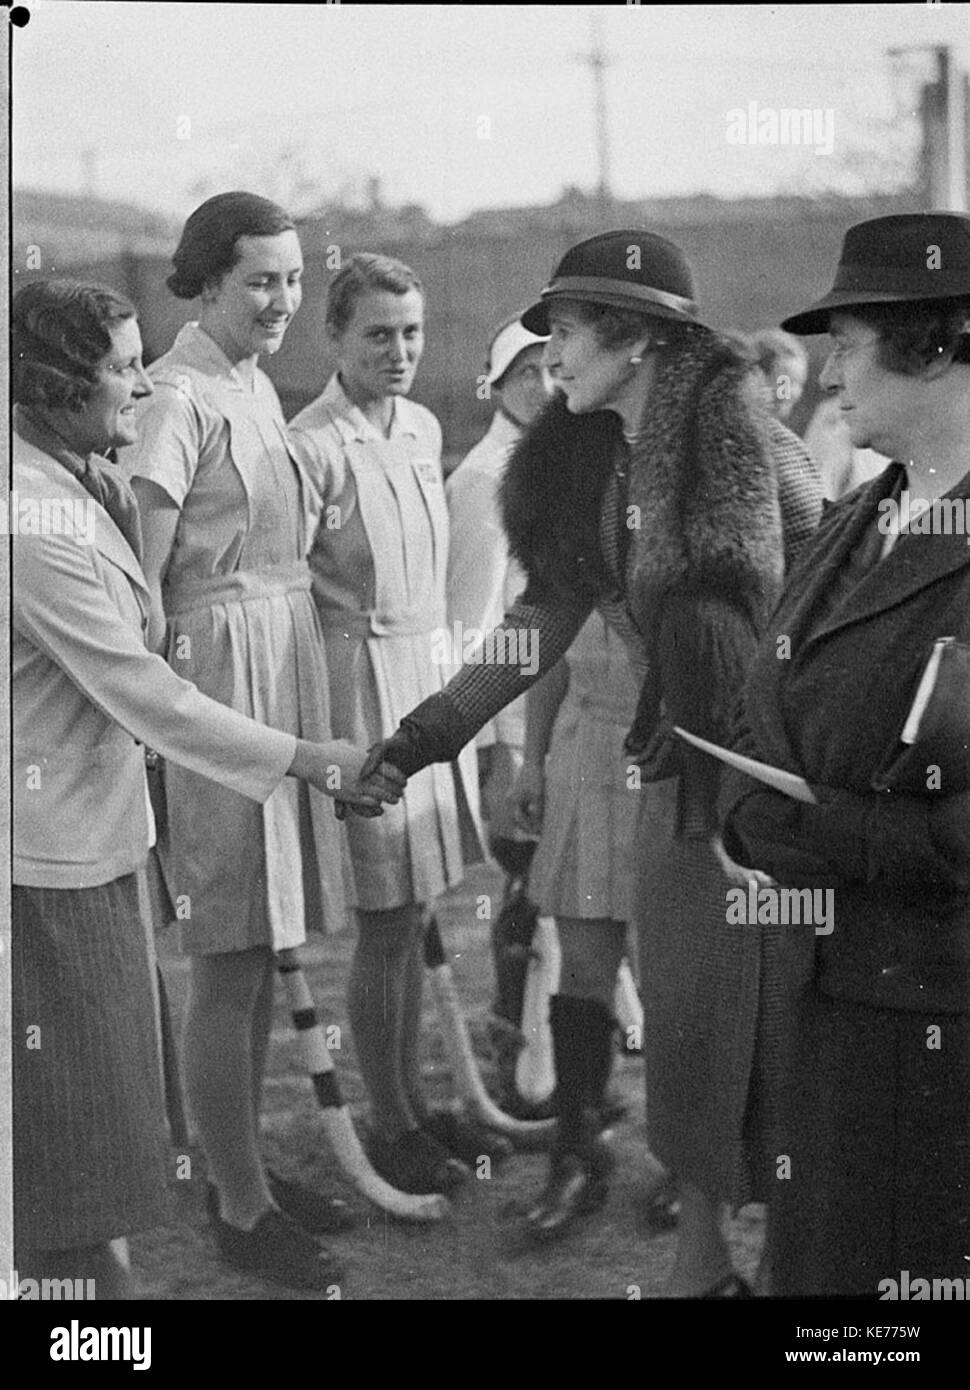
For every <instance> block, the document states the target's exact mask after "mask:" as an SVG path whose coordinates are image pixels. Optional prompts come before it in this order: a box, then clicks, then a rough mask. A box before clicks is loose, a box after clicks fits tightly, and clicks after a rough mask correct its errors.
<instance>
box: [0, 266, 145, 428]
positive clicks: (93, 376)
mask: <svg viewBox="0 0 970 1390" xmlns="http://www.w3.org/2000/svg"><path fill="white" fill-rule="evenodd" d="M137 316H138V315H137V311H136V309H135V306H134V304H132V302H131V300H130V299H128V298H126V296H125V295H123V294H119V293H118V291H117V290H113V289H111V287H110V286H109V285H100V284H96V283H91V282H88V281H83V280H68V279H54V280H46V279H45V280H32V281H31V282H30V283H29V284H27V285H24V286H22V287H21V289H19V290H18V291H17V293H16V294H15V295H14V297H13V302H12V304H11V306H10V368H11V379H12V390H11V394H12V396H13V399H14V401H15V402H16V403H17V404H18V405H26V406H46V407H48V408H49V409H53V410H61V409H67V410H80V409H82V407H83V406H85V405H86V404H87V403H88V401H89V400H90V399H91V395H92V393H93V391H94V388H95V386H96V384H97V380H98V366H99V364H100V363H101V362H102V361H103V359H104V358H105V357H106V356H107V354H108V353H109V352H110V351H111V329H112V328H113V327H114V325H115V324H117V323H121V322H123V321H124V320H125V319H132V318H137Z"/></svg>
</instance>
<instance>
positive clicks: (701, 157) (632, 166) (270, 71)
mask: <svg viewBox="0 0 970 1390" xmlns="http://www.w3.org/2000/svg"><path fill="white" fill-rule="evenodd" d="M30 10H31V16H32V18H31V21H30V24H29V25H28V26H27V28H26V29H23V30H17V31H15V32H14V60H13V61H14V88H13V99H14V181H15V184H17V185H19V186H22V187H31V188H50V189H58V190H61V191H81V190H82V189H84V187H85V183H86V180H87V181H89V182H90V181H91V180H93V181H94V183H95V186H96V187H97V189H98V191H99V192H101V193H102V194H104V195H106V196H113V197H121V198H129V199H132V200H133V201H136V202H140V203H143V204H145V205H146V206H148V207H156V208H160V209H164V210H166V211H169V212H172V213H175V214H178V215H183V214H185V213H186V212H187V211H188V210H189V209H190V208H191V207H192V206H194V204H195V203H196V202H198V201H199V194H200V193H201V194H202V195H203V196H205V195H207V194H208V193H209V192H214V191H218V189H220V188H227V187H232V186H237V187H238V186H244V187H250V188H252V189H254V190H255V191H261V192H264V193H267V194H269V195H270V196H276V197H280V196H283V195H285V192H286V190H287V188H295V187H296V186H297V184H298V183H299V181H300V179H301V178H302V179H305V180H306V181H307V182H308V183H310V184H313V185H314V186H317V187H319V188H320V189H321V190H323V191H325V192H329V193H335V192H337V191H339V190H341V189H343V190H344V191H345V192H346V191H350V192H353V191H354V190H355V189H359V188H361V187H362V186H363V182H364V180H365V179H366V177H367V176H368V175H376V176H379V177H380V179H381V183H382V188H383V192H384V195H385V197H386V198H387V200H388V201H390V202H394V203H400V202H417V203H421V204H423V205H424V206H425V207H426V208H427V209H428V211H429V212H430V213H431V214H432V215H433V216H435V217H437V218H440V219H445V220H450V219H455V218H458V217H461V216H464V215H465V214H466V213H468V212H470V211H472V210H473V209H475V208H477V207H491V206H500V205H520V204H526V203H535V202H545V201H549V200H551V199H553V198H555V197H556V196H557V195H558V194H559V192H560V191H561V189H562V188H563V187H564V186H565V185H566V184H578V185H579V186H580V187H582V188H585V189H592V188H593V187H594V185H595V183H596V178H597V162H596V141H595V134H594V123H593V119H592V109H593V99H592V80H591V76H590V71H589V67H588V65H584V64H583V63H582V62H581V61H580V60H579V57H578V55H580V54H581V53H582V52H583V51H584V50H586V51H588V49H589V46H590V43H591V24H592V22H593V21H592V19H591V17H592V15H593V14H594V13H595V14H597V15H599V16H601V20H600V23H601V28H602V39H603V43H604V46H605V48H606V50H607V52H608V53H609V54H610V55H611V56H612V59H613V61H612V63H611V65H610V67H609V69H608V73H607V79H606V85H607V96H608V112H609V136H610V154H611V166H612V183H613V189H614V192H615V193H616V194H618V195H619V196H621V197H638V196H641V197H642V196H646V197H654V196H665V195H669V194H675V193H690V192H697V191H708V192H713V193H719V194H722V195H737V194H742V193H772V192H778V191H787V192H792V191H799V190H802V189H803V190H805V191H821V190H822V189H823V188H824V187H827V186H833V187H839V188H845V187H846V185H845V178H846V177H847V176H850V177H856V176H857V174H860V170H859V166H860V163H861V165H862V169H861V175H860V176H861V177H863V178H865V177H868V178H870V179H871V178H876V177H878V176H879V175H880V173H881V171H882V169H883V167H885V170H886V171H887V176H891V175H892V172H893V169H894V168H895V167H899V161H900V160H903V161H905V157H906V154H907V150H909V151H910V152H911V150H912V147H913V141H914V139H915V128H914V126H913V123H912V121H911V119H908V118H906V114H905V113H906V110H907V105H908V109H909V110H910V111H911V110H912V106H913V100H912V93H913V91H914V90H915V82H914V80H913V77H914V75H915V74H918V73H920V72H922V73H924V74H925V72H926V71H927V63H928V61H929V60H928V59H926V58H925V57H924V58H920V57H918V56H914V57H910V58H909V59H908V60H907V63H906V65H905V67H906V68H907V69H908V72H909V76H908V77H907V73H906V71H898V72H897V73H896V74H895V76H894V75H893V72H892V70H891V65H890V61H889V59H888V57H887V54H886V50H887V49H888V48H889V47H890V46H894V45H896V46H907V47H908V46H917V45H932V44H940V43H949V44H952V45H953V46H954V47H955V49H956V51H957V55H958V58H959V60H960V61H961V63H962V65H963V67H964V68H968V67H970V5H967V4H942V5H927V4H903V5H772V6H768V5H735V6H730V7H727V6H724V7H721V6H717V5H711V6H700V5H699V6H692V7H679V6H663V5H661V6H648V5H643V6H632V5H623V4H617V5H606V6H603V5H598V6H588V7H587V6H581V5H575V6H559V5H555V6H539V5H450V6H449V5H444V6H424V5H396V6H376V5H375V6H370V5H350V4H337V5H322V4H320V5H312V6H311V5H306V6H304V5H283V4H271V5H270V4H265V5H229V4H147V3H143V2H142V0H140V2H139V3H132V4H128V3H100V2H99V0H31V4H30ZM920 64H922V66H920ZM751 102H754V103H757V107H756V110H757V111H758V112H759V113H760V112H762V111H764V110H765V109H767V108H773V109H775V110H781V109H783V108H793V107H797V108H808V109H812V110H816V111H818V112H820V113H825V112H831V113H832V117H831V119H832V123H833V124H832V130H833V132H834V139H833V142H832V152H831V153H830V154H819V153H816V150H815V148H813V147H808V148H806V147H804V146H802V147H793V146H791V145H787V146H780V145H776V146H749V145H747V144H743V145H739V144H731V143H729V142H728V139H727V135H726V132H727V129H728V112H730V111H731V110H737V109H742V110H744V111H745V112H746V113H747V112H748V111H749V109H750V108H749V103H751ZM822 119H823V120H824V118H822ZM893 124H894V125H895V130H896V133H895V134H894V135H893V134H891V127H892V125H893ZM819 130H820V131H822V130H824V124H820V126H819ZM820 143H821V142H820ZM85 151H88V154H87V155H85ZM860 152H861V155H862V159H861V161H860V158H859V155H860ZM894 160H895V161H896V163H895V164H894ZM847 171H848V175H847ZM297 210H298V211H299V210H300V209H299V208H298V209H297Z"/></svg>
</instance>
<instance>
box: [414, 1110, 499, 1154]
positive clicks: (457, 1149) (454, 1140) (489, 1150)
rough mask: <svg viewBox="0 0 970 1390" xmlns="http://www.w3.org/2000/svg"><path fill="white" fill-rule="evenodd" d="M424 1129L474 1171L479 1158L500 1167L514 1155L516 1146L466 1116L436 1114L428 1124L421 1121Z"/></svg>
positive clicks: (434, 1113)
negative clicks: (503, 1161) (488, 1160)
mask: <svg viewBox="0 0 970 1390" xmlns="http://www.w3.org/2000/svg"><path fill="white" fill-rule="evenodd" d="M421 1128H422V1130H423V1131H424V1133H425V1134H430V1135H431V1138H432V1139H434V1140H435V1142H436V1143H438V1144H440V1145H441V1147H442V1148H443V1149H446V1150H447V1152H448V1153H449V1154H451V1155H452V1156H453V1157H454V1158H459V1159H461V1161H462V1162H463V1163H467V1164H469V1165H470V1166H471V1167H474V1166H475V1165H476V1164H477V1163H478V1161H479V1159H480V1158H490V1159H491V1160H492V1162H493V1163H494V1164H495V1165H496V1166H498V1164H499V1163H501V1162H502V1160H503V1159H505V1158H508V1157H509V1155H510V1154H511V1153H512V1152H513V1146H512V1144H511V1142H510V1141H509V1140H508V1139H506V1137H505V1135H504V1134H496V1133H495V1131H494V1130H492V1129H486V1128H485V1126H484V1125H479V1124H476V1123H475V1121H474V1120H470V1119H467V1118H466V1117H465V1116H464V1115H456V1114H455V1112H454V1111H452V1110H433V1111H432V1112H431V1114H430V1115H429V1116H428V1118H427V1120H422V1121H421Z"/></svg>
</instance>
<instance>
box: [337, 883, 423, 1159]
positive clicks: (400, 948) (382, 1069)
mask: <svg viewBox="0 0 970 1390" xmlns="http://www.w3.org/2000/svg"><path fill="white" fill-rule="evenodd" d="M416 916H417V917H418V918H419V919H420V920H421V922H422V923H423V914H422V909H421V908H420V907H419V906H418V905H416V904H414V903H409V904H406V905H405V906H403V907H398V908H390V909H388V910H386V911H382V912H364V911H361V910H358V912H357V921H358V927H359V930H358V935H357V949H356V951H355V953H354V962H353V965H352V967H351V971H350V981H349V984H348V988H347V1013H348V1016H349V1018H350V1026H351V1031H352V1033H353V1038H354V1047H355V1049H356V1052H357V1059H358V1061H359V1063H360V1070H361V1073H362V1075H363V1078H364V1085H365V1086H366V1087H367V1094H368V1097H369V1099H370V1104H371V1117H372V1121H373V1124H374V1128H375V1130H376V1132H377V1133H378V1134H379V1135H380V1136H381V1137H382V1138H383V1139H385V1140H387V1141H388V1142H390V1143H393V1142H394V1141H395V1140H397V1139H399V1138H400V1137H401V1135H403V1134H405V1133H406V1132H407V1131H408V1130H413V1129H417V1128H418V1121H417V1117H416V1115H415V1114H414V1111H413V1109H412V1107H411V1103H410V1101H409V1099H408V1094H407V1087H406V1084H405V1078H404V1063H403V1056H402V1054H403V1048H404V1034H405V997H406V992H407V976H408V970H409V962H410V958H411V955H412V953H413V951H414V938H415V932H416V928H415V920H416ZM419 1008H420V1004H419Z"/></svg>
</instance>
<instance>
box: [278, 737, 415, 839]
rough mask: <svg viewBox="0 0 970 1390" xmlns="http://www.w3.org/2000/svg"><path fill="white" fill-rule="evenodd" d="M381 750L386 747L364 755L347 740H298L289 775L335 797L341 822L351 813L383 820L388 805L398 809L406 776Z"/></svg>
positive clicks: (376, 746)
mask: <svg viewBox="0 0 970 1390" xmlns="http://www.w3.org/2000/svg"><path fill="white" fill-rule="evenodd" d="M382 749H383V744H375V745H374V747H373V748H371V749H370V750H369V751H368V752H366V753H365V752H364V751H363V749H361V748H357V747H355V745H354V744H352V743H348V742H347V740H346V739H332V740H331V741H330V742H329V743H310V742H307V741H306V740H304V739H298V740H297V745H296V754H295V756H294V758H293V762H292V763H291V764H290V768H289V774H290V776H291V777H300V778H302V779H303V781H305V782H309V783H310V785H311V786H312V787H316V789H317V791H319V792H323V794H324V796H332V797H333V798H334V801H335V803H336V805H335V808H334V809H335V811H336V816H337V819H338V820H345V819H346V816H347V812H348V811H351V812H353V814H354V815H355V816H363V817H365V818H370V817H372V816H382V815H383V814H384V805H385V803H386V804H387V805H389V806H393V805H396V803H397V802H398V801H400V799H401V796H402V794H403V792H404V788H405V785H406V783H407V778H406V777H405V776H404V774H403V772H399V771H398V769H397V768H396V767H395V766H394V764H393V763H389V762H385V761H384V760H383V757H382V755H381V754H382Z"/></svg>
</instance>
